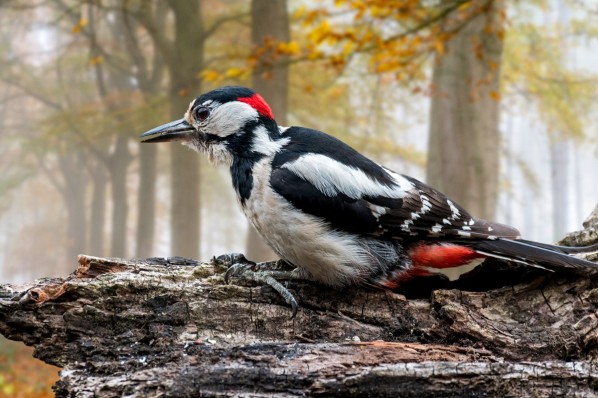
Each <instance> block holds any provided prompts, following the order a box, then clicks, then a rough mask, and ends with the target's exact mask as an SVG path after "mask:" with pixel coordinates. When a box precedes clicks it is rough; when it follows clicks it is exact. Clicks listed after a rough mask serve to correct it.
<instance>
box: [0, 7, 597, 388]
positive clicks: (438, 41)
mask: <svg viewBox="0 0 598 398" xmlns="http://www.w3.org/2000/svg"><path fill="white" fill-rule="evenodd" d="M596 18H598V4H597V3H596V2H595V1H591V0H519V1H517V0H449V1H422V0H394V1H392V0H335V1H332V0H318V1H304V0H251V1H249V0H246V1H243V0H201V1H200V0H197V1H195V0H194V1H183V0H168V1H159V0H156V1H154V0H12V1H11V0H0V143H1V145H0V170H1V172H0V281H1V282H2V283H26V282H31V281H33V280H34V279H36V278H41V277H64V276H66V275H68V274H70V273H72V272H73V270H74V269H75V268H76V267H77V256H78V255H79V254H88V255H91V256H97V257H119V258H126V259H130V258H138V259H143V258H149V257H170V256H181V257H185V258H191V259H197V260H203V261H207V260H209V259H211V258H212V257H214V256H218V255H220V254H223V253H230V252H242V253H245V254H246V256H247V258H249V259H251V260H256V261H266V260H273V259H276V256H275V254H274V253H273V252H272V251H271V249H269V248H268V247H267V246H266V245H265V244H264V243H263V242H262V241H261V238H260V237H259V235H258V234H257V233H256V231H255V230H253V228H252V227H250V226H249V224H248V222H247V221H246V219H245V217H244V216H243V214H242V213H241V210H240V209H239V206H238V204H237V201H236V198H235V193H234V190H233V189H232V187H231V180H230V175H229V172H228V169H226V168H224V167H219V168H214V167H213V166H212V165H210V164H209V162H208V160H207V158H206V157H205V156H198V155H197V154H196V153H195V152H193V151H192V150H190V149H189V148H186V147H184V146H182V145H179V144H178V143H169V144H160V145H153V144H141V143H140V141H139V135H140V134H141V133H143V132H144V131H146V130H149V129H151V128H153V127H155V126H158V125H160V124H163V123H166V122H169V121H171V120H175V119H179V118H181V117H182V116H183V113H184V112H185V110H186V109H187V107H188V105H189V103H190V101H191V100H193V99H194V98H195V97H196V96H198V95H199V94H201V93H203V92H206V91H209V90H212V89H214V88H217V87H220V86H225V85H240V86H247V87H251V88H253V89H255V90H256V91H257V92H259V93H260V94H261V95H262V96H263V97H264V98H265V99H266V101H268V103H269V104H270V105H271V107H272V111H273V114H274V116H275V118H276V120H277V122H278V124H279V125H282V126H305V127H310V128H314V129H318V130H321V131H325V132H327V133H329V134H331V135H333V136H335V137H338V138H340V139H342V140H343V141H345V142H347V143H349V144H350V145H352V146H353V147H354V148H356V149H357V150H359V151H361V152H363V153H365V154H367V155H368V156H369V157H370V158H372V159H375V160H376V161H378V162H380V163H382V164H384V165H385V166H387V167H389V168H391V169H393V170H395V171H396V172H398V173H401V174H406V175H410V176H413V177H415V178H417V179H419V180H422V181H425V182H427V183H428V184H429V185H431V186H433V187H435V188H437V189H439V190H440V191H442V192H444V193H445V194H447V196H449V197H451V198H453V199H454V200H455V201H456V202H457V203H459V204H461V205H462V206H463V207H464V208H466V209H468V210H469V211H470V212H471V213H472V214H474V215H475V216H477V217H480V218H484V219H489V220H495V221H498V222H501V223H505V224H509V225H513V226H515V227H517V228H518V229H519V230H520V231H521V232H522V235H523V236H524V237H525V238H526V239H531V240H536V241H540V242H546V243H554V242H556V241H558V240H560V239H562V238H563V237H564V236H565V235H566V234H567V233H568V232H571V231H574V230H579V229H582V226H581V224H582V222H583V220H584V219H585V218H586V217H587V216H588V215H589V214H590V213H591V212H592V210H593V209H594V207H595V206H596V204H597V203H598V180H597V177H596V171H597V170H598V129H597V126H598V123H597V122H598V120H597V118H598V112H597V111H598V101H597V94H598V69H597V68H596V65H597V63H598V30H597V25H596V23H595V22H596ZM22 350H24V348H21V346H20V345H19V346H17V345H12V343H9V342H8V341H7V340H0V360H1V359H3V361H2V362H4V363H6V364H7V366H6V369H4V368H3V366H4V365H3V364H0V395H2V391H4V393H5V394H7V396H23V397H24V396H51V395H52V393H51V391H50V388H49V386H50V385H51V384H52V383H54V382H55V381H56V378H57V376H56V372H57V369H58V368H54V367H50V366H49V365H43V366H46V367H44V368H41V366H42V363H41V362H40V361H37V360H35V362H31V363H29V362H27V360H26V358H25V357H29V356H31V352H30V351H22ZM23 352H24V353H23ZM31 361H33V360H31ZM38 367H40V368H39V369H43V370H40V371H37V370H32V369H38ZM24 372H25V373H26V372H33V373H36V375H37V376H36V377H38V378H39V380H38V379H35V378H34V379H32V380H24V379H22V378H20V377H21V376H19V374H23V373H24ZM11 394H14V395H11ZM17 394H20V395H17Z"/></svg>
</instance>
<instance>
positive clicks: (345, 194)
mask: <svg viewBox="0 0 598 398" xmlns="http://www.w3.org/2000/svg"><path fill="white" fill-rule="evenodd" d="M141 139H142V142H164V141H180V142H182V143H183V144H184V145H187V146H189V147H190V148H192V149H194V150H196V151H198V152H200V153H205V154H207V156H208V158H209V159H210V161H211V162H213V163H216V164H225V165H227V166H229V167H230V173H231V177H232V185H233V187H234V189H235V192H236V194H237V199H238V202H239V204H240V205H241V208H242V209H243V212H244V213H245V215H246V216H247V218H248V219H249V221H250V222H251V224H252V225H253V226H254V227H255V229H256V230H257V231H258V233H259V234H260V235H261V236H262V238H263V239H264V240H265V241H266V242H267V244H268V245H269V246H270V247H271V248H272V249H273V250H274V252H275V253H277V254H278V255H279V256H280V258H281V259H282V260H284V261H285V262H286V263H288V264H290V265H292V266H294V267H296V270H295V271H294V272H293V275H295V276H296V277H299V278H309V279H313V280H317V281H319V282H322V283H324V284H327V285H330V286H337V287H340V286H346V285H368V286H375V287H379V288H383V289H396V288H397V287H398V286H399V285H400V284H401V283H402V282H404V281H407V280H409V279H411V278H414V277H421V276H427V275H441V276H444V277H446V278H448V279H449V280H451V281H454V280H457V279H458V278H459V277H460V276H461V275H463V274H465V273H467V272H470V271H472V270H473V269H474V268H476V267H478V266H479V265H480V264H482V263H483V262H484V260H485V259H487V258H498V259H502V260H507V261H512V262H516V263H522V264H527V265H530V266H534V267H540V268H546V269H549V270H555V269H559V268H579V267H596V266H597V265H598V264H594V263H592V262H589V261H585V260H583V259H580V258H576V257H573V256H572V255H571V254H573V253H576V252H579V251H582V249H579V248H568V247H562V246H553V245H548V244H541V243H537V242H532V241H528V240H523V239H521V238H520V236H519V235H520V234H519V231H518V230H517V229H515V228H513V227H510V226H507V225H503V224H499V223H495V222H490V221H486V220H482V219H479V218H475V217H473V216H472V215H470V214H469V213H468V212H467V211H466V210H465V209H464V208H463V207H461V206H459V205H458V204H457V203H456V202H455V201H453V200H451V199H449V198H447V197H446V196H445V195H444V194H442V193H441V192H439V191H437V190H435V189H434V188H431V187H430V186H428V185H426V184H424V183H422V182H421V181H418V180H416V179H414V178H411V177H409V176H405V175H401V174H398V173H396V172H394V171H392V170H390V169H388V168H386V167H384V166H382V165H380V164H378V163H376V162H374V161H372V160H370V159H369V158H367V157H366V156H364V155H362V154H361V153H359V152H357V151H356V150H355V149H353V148H352V147H350V146H349V145H347V144H345V143H343V142H342V141H340V140H338V139H336V138H334V137H332V136H330V135H327V134H325V133H323V132H320V131H317V130H312V129H309V128H305V127H282V126H279V125H278V124H277V123H276V121H275V120H274V116H273V114H272V110H271V109H270V106H269V105H268V104H267V103H266V101H264V99H263V98H262V97H261V96H260V95H259V94H257V93H256V92H254V91H253V90H251V89H248V88H244V87H222V88H219V89H216V90H213V91H210V92H208V93H205V94H202V95H200V96H199V97H197V98H195V99H194V100H193V101H191V103H190V104H189V108H188V109H187V111H186V113H185V115H184V117H183V118H182V119H179V120H175V121H173V122H170V123H167V124H164V125H162V126H159V127H156V128H154V129H152V130H150V131H147V132H146V133H144V134H143V135H142V136H141ZM595 246H596V247H591V248H585V250H592V249H598V245H595ZM236 260H239V261H238V263H237V264H235V265H233V266H232V267H231V268H230V269H229V271H231V270H232V272H233V273H239V270H240V269H241V270H242V272H241V274H243V273H245V272H246V271H247V272H248V275H250V276H249V278H250V279H251V278H253V280H258V281H262V282H266V283H268V284H270V285H271V286H273V287H274V288H275V289H276V290H277V291H279V292H280V293H281V294H282V295H283V297H284V298H285V300H287V302H288V303H289V304H291V305H292V306H293V312H295V311H296V302H295V300H294V298H293V297H292V295H291V294H290V293H289V292H288V291H287V290H286V289H285V288H284V287H283V286H282V285H280V284H279V283H278V282H277V281H276V278H274V277H273V276H275V275H276V274H275V273H272V272H273V271H270V272H265V271H264V273H263V274H261V275H260V270H259V269H256V267H255V266H254V265H253V264H251V263H249V262H248V261H246V260H244V259H243V258H242V257H236ZM228 274H229V273H227V275H228ZM251 275H253V276H251ZM245 276H247V275H245Z"/></svg>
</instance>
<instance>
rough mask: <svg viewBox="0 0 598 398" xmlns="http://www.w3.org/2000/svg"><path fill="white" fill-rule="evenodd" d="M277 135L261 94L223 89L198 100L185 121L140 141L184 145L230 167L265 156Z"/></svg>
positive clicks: (229, 88) (185, 117)
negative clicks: (240, 159)
mask: <svg viewBox="0 0 598 398" xmlns="http://www.w3.org/2000/svg"><path fill="white" fill-rule="evenodd" d="M278 135H279V133H278V127H277V125H276V122H275V121H274V116H273V115H272V110H271V109H270V106H268V104H267V103H266V101H264V99H263V98H262V97H261V96H260V95H259V94H257V93H256V92H255V91H253V90H251V89H248V88H245V87H222V88H219V89H216V90H213V91H210V92H208V93H205V94H202V95H200V96H199V97H197V98H195V99H194V100H193V101H191V103H190V104H189V108H188V109H187V112H185V115H184V117H183V118H182V119H178V120H175V121H173V122H170V123H167V124H164V125H162V126H159V127H156V128H154V129H151V130H149V131H147V132H145V133H144V134H142V135H141V140H142V142H166V141H181V142H182V143H183V144H184V145H187V146H189V147H191V148H193V149H195V150H197V151H199V152H205V153H207V154H208V156H209V158H210V160H211V161H213V162H215V163H228V164H230V163H231V162H232V159H233V157H234V156H241V157H243V156H252V154H253V155H256V154H258V155H259V154H260V153H261V154H266V153H265V151H269V150H271V148H272V147H273V146H272V145H268V143H274V141H276V140H277V136H278ZM275 146H276V145H274V147H275Z"/></svg>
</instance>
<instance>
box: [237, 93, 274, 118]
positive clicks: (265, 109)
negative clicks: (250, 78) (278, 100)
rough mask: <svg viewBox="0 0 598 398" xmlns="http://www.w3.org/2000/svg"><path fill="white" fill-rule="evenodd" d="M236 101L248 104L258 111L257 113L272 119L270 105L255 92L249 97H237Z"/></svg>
mask: <svg viewBox="0 0 598 398" xmlns="http://www.w3.org/2000/svg"><path fill="white" fill-rule="evenodd" d="M237 101H241V102H244V103H246V104H248V105H249V106H251V107H252V108H253V109H255V110H256V111H258V113H259V114H260V115H262V116H266V117H268V118H270V119H274V115H273V114H272V109H270V105H268V103H267V102H266V101H265V100H264V99H263V98H262V96H261V95H259V94H257V93H255V94H253V95H252V96H251V97H243V98H237Z"/></svg>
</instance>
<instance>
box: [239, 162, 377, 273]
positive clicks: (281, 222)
mask: <svg viewBox="0 0 598 398" xmlns="http://www.w3.org/2000/svg"><path fill="white" fill-rule="evenodd" d="M269 175H270V166H269V161H268V159H263V160H261V161H260V162H258V163H257V164H256V165H255V166H254V169H253V189H252V191H251V196H250V197H249V199H247V200H246V201H245V206H244V207H243V211H244V212H245V215H246V216H247V218H248V219H249V221H250V222H251V223H252V224H253V226H254V227H255V229H256V230H257V231H258V232H259V233H260V235H261V236H262V237H263V238H264V240H265V241H266V242H267V243H268V244H269V245H270V247H272V249H273V250H274V251H275V252H276V253H277V254H278V255H279V256H280V257H281V258H282V259H284V260H286V261H288V262H290V263H292V264H293V265H295V266H298V267H301V268H303V269H304V270H305V271H307V272H308V273H309V274H311V275H312V276H313V277H314V278H315V279H317V280H319V281H321V282H323V283H326V284H330V285H345V284H352V283H356V282H359V281H360V280H362V279H363V278H365V277H367V276H368V275H369V274H370V271H371V266H370V265H369V264H370V262H371V256H370V255H368V253H367V252H366V251H365V250H364V249H363V247H362V246H361V245H359V244H358V240H357V239H356V237H355V235H352V234H349V233H345V232H339V231H329V228H326V225H325V223H323V222H322V221H321V220H320V219H318V218H317V217H315V216H310V215H307V214H304V213H302V212H300V211H297V210H295V209H294V208H293V207H292V206H291V204H290V203H288V202H287V201H286V200H285V199H284V198H282V197H281V196H280V195H278V194H277V193H276V192H274V191H273V190H272V188H271V187H270V185H269V184H270V182H269V178H260V176H269Z"/></svg>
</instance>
